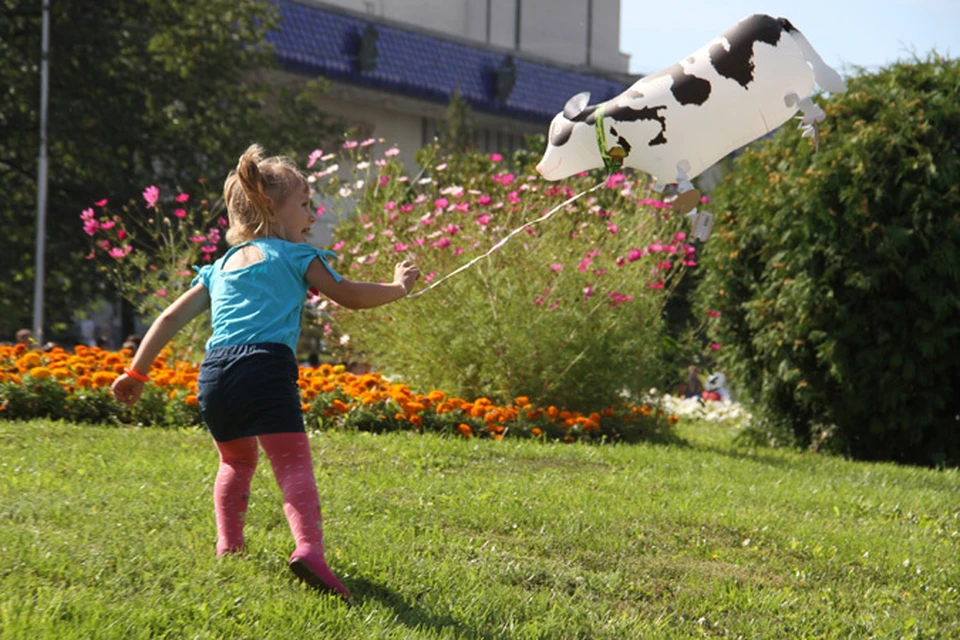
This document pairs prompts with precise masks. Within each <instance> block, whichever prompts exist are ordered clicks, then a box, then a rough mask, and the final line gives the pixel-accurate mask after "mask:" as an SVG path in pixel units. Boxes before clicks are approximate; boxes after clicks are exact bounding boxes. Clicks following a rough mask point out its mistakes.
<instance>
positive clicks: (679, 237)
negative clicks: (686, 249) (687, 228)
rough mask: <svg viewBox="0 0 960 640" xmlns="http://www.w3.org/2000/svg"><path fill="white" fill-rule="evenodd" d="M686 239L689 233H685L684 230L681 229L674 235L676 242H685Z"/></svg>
mask: <svg viewBox="0 0 960 640" xmlns="http://www.w3.org/2000/svg"><path fill="white" fill-rule="evenodd" d="M686 239H687V234H685V233H684V232H683V231H680V232H678V233H677V235H675V236H673V241H674V242H683V241H684V240H686Z"/></svg>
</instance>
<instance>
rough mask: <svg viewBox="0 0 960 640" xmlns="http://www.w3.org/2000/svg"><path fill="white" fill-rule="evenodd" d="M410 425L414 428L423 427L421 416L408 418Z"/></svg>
mask: <svg viewBox="0 0 960 640" xmlns="http://www.w3.org/2000/svg"><path fill="white" fill-rule="evenodd" d="M410 424H412V425H413V426H415V427H422V426H423V418H422V417H421V416H418V415H413V416H410Z"/></svg>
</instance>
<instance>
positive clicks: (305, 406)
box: [300, 402, 310, 413]
mask: <svg viewBox="0 0 960 640" xmlns="http://www.w3.org/2000/svg"><path fill="white" fill-rule="evenodd" d="M300 411H303V412H304V413H306V412H307V411H310V405H308V404H307V403H306V402H304V403H301V404H300Z"/></svg>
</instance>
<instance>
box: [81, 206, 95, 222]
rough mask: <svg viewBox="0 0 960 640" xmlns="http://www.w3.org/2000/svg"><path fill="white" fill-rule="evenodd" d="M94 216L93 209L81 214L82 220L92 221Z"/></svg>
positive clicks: (85, 210)
mask: <svg viewBox="0 0 960 640" xmlns="http://www.w3.org/2000/svg"><path fill="white" fill-rule="evenodd" d="M93 216H94V213H93V209H91V208H87V209H84V210H83V211H81V212H80V219H81V220H92V219H93Z"/></svg>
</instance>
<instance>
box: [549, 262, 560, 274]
mask: <svg viewBox="0 0 960 640" xmlns="http://www.w3.org/2000/svg"><path fill="white" fill-rule="evenodd" d="M550 271H553V272H554V273H560V272H561V271H563V265H562V264H561V263H559V262H554V263H553V264H552V265H550Z"/></svg>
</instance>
